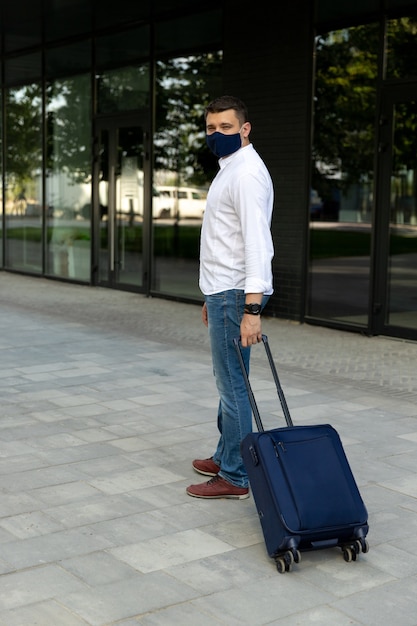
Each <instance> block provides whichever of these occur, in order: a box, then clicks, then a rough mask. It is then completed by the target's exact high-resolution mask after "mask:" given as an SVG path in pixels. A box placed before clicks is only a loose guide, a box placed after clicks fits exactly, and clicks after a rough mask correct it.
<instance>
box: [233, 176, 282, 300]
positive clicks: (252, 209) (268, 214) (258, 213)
mask: <svg viewBox="0 0 417 626" xmlns="http://www.w3.org/2000/svg"><path fill="white" fill-rule="evenodd" d="M236 189H237V197H236V198H235V202H236V207H237V211H238V213H239V219H240V223H241V228H242V238H243V246H244V259H245V293H263V294H271V293H272V290H273V288H272V259H273V256H274V248H273V242H272V234H271V219H272V207H273V186H272V181H271V179H270V177H269V175H268V174H267V172H264V171H261V170H258V171H256V172H254V173H253V172H249V173H248V172H247V173H245V174H243V175H242V176H241V177H240V179H239V181H238V184H237V187H236Z"/></svg>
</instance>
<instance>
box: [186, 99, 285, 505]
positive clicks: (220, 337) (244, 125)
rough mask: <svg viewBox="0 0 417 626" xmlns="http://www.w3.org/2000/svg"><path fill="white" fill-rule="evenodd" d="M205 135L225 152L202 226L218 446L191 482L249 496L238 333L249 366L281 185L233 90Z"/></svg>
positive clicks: (216, 106)
mask: <svg viewBox="0 0 417 626" xmlns="http://www.w3.org/2000/svg"><path fill="white" fill-rule="evenodd" d="M205 121H206V133H207V135H206V139H207V144H208V146H209V148H210V149H211V150H212V151H213V152H214V154H215V155H216V156H217V157H218V158H219V168H220V169H219V171H218V173H217V175H216V177H215V178H214V180H213V182H212V184H211V186H210V189H209V192H208V195H207V206H206V210H205V213H204V219H203V225H202V229H201V246H200V279H199V285H200V289H201V291H202V293H203V294H204V299H205V302H204V305H203V309H202V320H203V323H204V324H205V325H206V326H207V327H208V331H209V337H210V345H211V353H212V360H213V370H214V376H215V380H216V385H217V389H218V392H219V396H220V401H219V408H218V420H217V425H218V429H219V432H220V437H219V441H218V444H217V448H216V450H215V452H214V454H213V456H212V457H211V458H209V459H202V460H199V459H196V460H194V461H193V468H194V470H195V471H197V472H199V473H200V474H202V475H204V476H211V477H212V478H211V479H210V480H208V482H204V483H201V484H196V485H191V486H189V487H188V488H187V493H188V494H189V495H190V496H194V497H197V498H237V499H243V498H247V497H248V496H249V488H248V476H247V473H246V470H245V467H244V465H243V461H242V457H241V454H240V442H241V441H242V439H243V438H244V437H245V435H246V434H247V433H248V432H251V431H252V411H251V406H250V402H249V398H248V394H247V389H246V386H245V381H244V378H243V375H242V371H241V368H240V365H239V360H238V355H237V353H236V348H235V345H234V341H233V340H234V338H236V337H239V336H240V338H241V346H242V352H243V359H244V362H245V365H246V369H247V371H249V357H250V346H252V345H254V344H256V343H258V342H260V341H262V330H261V317H260V313H261V311H262V309H263V307H264V306H265V304H266V302H267V301H268V298H269V296H270V294H271V293H272V267H271V265H272V257H273V254H274V250H273V243H272V236H271V230H270V227H271V218H272V208H273V199H274V192H273V186H272V180H271V177H270V175H269V172H268V170H267V168H266V166H265V164H264V162H263V161H262V159H261V158H260V156H259V155H258V153H257V152H256V151H255V149H254V147H253V145H252V144H251V142H250V140H249V134H250V132H251V124H250V122H249V121H248V111H247V108H246V105H245V104H244V103H243V102H242V101H241V100H239V99H238V98H234V97H231V96H222V97H220V98H217V99H216V100H213V101H212V102H211V103H210V104H209V105H208V107H207V108H206V110H205Z"/></svg>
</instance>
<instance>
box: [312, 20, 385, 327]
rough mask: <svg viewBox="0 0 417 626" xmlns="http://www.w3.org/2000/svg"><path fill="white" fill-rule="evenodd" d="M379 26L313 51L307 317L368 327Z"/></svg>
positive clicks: (326, 41)
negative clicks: (313, 88)
mask: <svg viewBox="0 0 417 626" xmlns="http://www.w3.org/2000/svg"><path fill="white" fill-rule="evenodd" d="M378 41H379V27H378V25H376V24H370V25H366V26H358V27H355V28H351V29H348V30H340V31H337V32H331V33H328V34H327V35H325V36H323V37H320V38H319V39H318V40H317V45H316V77H315V100H314V137H313V151H312V152H313V166H312V176H311V181H312V183H311V195H310V206H309V212H310V294H309V303H308V315H311V316H313V317H319V318H323V319H337V320H343V321H349V322H352V323H355V324H367V322H368V298H369V277H370V252H371V219H372V212H373V182H374V136H375V114H376V88H377V72H378Z"/></svg>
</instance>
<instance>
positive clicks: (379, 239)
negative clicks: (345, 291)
mask: <svg viewBox="0 0 417 626" xmlns="http://www.w3.org/2000/svg"><path fill="white" fill-rule="evenodd" d="M375 225H376V250H375V252H376V267H379V268H380V271H379V276H378V278H377V280H376V285H375V293H374V306H373V314H374V319H373V324H374V328H375V329H376V331H377V332H378V333H384V334H389V335H395V336H399V337H404V338H411V339H417V295H416V294H417V84H416V83H408V84H403V85H400V86H391V87H387V88H386V90H385V91H384V92H383V101H382V115H381V118H380V143H379V185H378V200H377V212H376V224H375Z"/></svg>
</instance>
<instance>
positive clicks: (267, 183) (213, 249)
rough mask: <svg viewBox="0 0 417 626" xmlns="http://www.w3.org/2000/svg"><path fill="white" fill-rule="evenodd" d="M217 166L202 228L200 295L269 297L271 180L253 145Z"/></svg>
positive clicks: (270, 278) (272, 249)
mask: <svg viewBox="0 0 417 626" xmlns="http://www.w3.org/2000/svg"><path fill="white" fill-rule="evenodd" d="M219 166H220V170H219V172H218V173H217V175H216V177H215V178H214V180H213V182H212V183H211V186H210V189H209V192H208V195H207V205H206V210H205V213H204V218H203V225H202V228H201V242H200V280H199V285H200V289H201V291H202V293H203V294H204V295H212V294H215V293H219V292H221V291H227V290H229V289H243V290H244V292H245V293H263V294H266V295H268V294H271V293H272V292H273V288H272V257H273V255H274V248H273V242H272V235H271V219H272V208H273V201H274V190H273V185H272V180H271V176H270V174H269V172H268V170H267V168H266V166H265V164H264V162H263V161H262V159H261V157H260V156H259V154H258V153H257V152H256V150H255V149H254V147H253V145H252V144H249V145H248V146H244V147H243V148H240V149H239V150H237V152H234V153H233V154H231V155H230V156H228V157H225V158H222V159H220V160H219Z"/></svg>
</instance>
